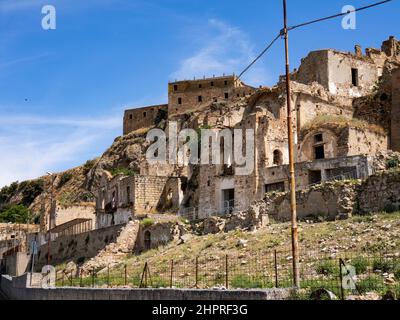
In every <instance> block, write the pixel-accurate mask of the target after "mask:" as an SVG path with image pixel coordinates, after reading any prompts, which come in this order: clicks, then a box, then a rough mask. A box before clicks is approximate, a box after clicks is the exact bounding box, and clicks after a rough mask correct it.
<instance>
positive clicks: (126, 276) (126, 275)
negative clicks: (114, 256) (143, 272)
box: [124, 264, 128, 286]
mask: <svg viewBox="0 0 400 320" xmlns="http://www.w3.org/2000/svg"><path fill="white" fill-rule="evenodd" d="M124 273H125V274H124V276H125V280H124V281H125V286H126V285H127V284H128V281H127V280H128V274H127V270H126V264H125V266H124Z"/></svg>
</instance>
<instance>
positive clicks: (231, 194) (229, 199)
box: [222, 189, 235, 213]
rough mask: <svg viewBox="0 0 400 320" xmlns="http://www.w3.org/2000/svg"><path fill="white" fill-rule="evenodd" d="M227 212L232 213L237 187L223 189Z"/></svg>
mask: <svg viewBox="0 0 400 320" xmlns="http://www.w3.org/2000/svg"><path fill="white" fill-rule="evenodd" d="M222 197H223V201H224V211H225V213H231V212H232V211H233V208H234V207H235V189H226V190H222Z"/></svg>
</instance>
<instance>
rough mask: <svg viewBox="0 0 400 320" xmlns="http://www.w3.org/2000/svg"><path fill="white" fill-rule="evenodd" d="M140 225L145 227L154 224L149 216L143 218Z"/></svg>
mask: <svg viewBox="0 0 400 320" xmlns="http://www.w3.org/2000/svg"><path fill="white" fill-rule="evenodd" d="M141 224H142V226H143V227H145V228H148V227H151V226H152V225H153V224H154V220H153V219H151V218H144V219H143V220H142V222H141Z"/></svg>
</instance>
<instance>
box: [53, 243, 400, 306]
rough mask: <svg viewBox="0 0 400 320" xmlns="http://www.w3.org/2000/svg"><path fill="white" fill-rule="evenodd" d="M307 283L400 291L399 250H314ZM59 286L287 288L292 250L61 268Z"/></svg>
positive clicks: (345, 291)
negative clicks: (370, 251)
mask: <svg viewBox="0 0 400 320" xmlns="http://www.w3.org/2000/svg"><path fill="white" fill-rule="evenodd" d="M300 278H301V288H302V289H304V291H305V292H306V293H307V294H308V293H310V292H311V291H314V290H317V289H321V288H323V289H326V290H329V291H331V292H332V293H334V294H335V295H336V296H337V297H341V298H344V297H345V296H346V295H349V294H354V295H361V294H364V293H366V292H370V291H372V292H376V293H379V294H385V293H387V292H388V291H391V292H393V294H394V295H397V296H399V294H400V256H399V254H396V253H382V254H377V253H366V252H342V253H335V254H321V253H315V252H308V253H306V254H303V255H301V259H300ZM57 285H58V286H81V287H103V288H104V287H110V288H113V287H133V288H146V287H151V288H197V289H205V288H216V287H219V288H222V287H223V288H231V289H234V288H242V289H255V288H287V287H291V286H292V285H293V282H292V257H291V253H290V251H272V252H265V251H260V252H256V253H252V254H251V255H246V254H227V255H215V256H213V255H208V256H199V257H194V258H192V259H181V260H169V261H166V262H165V263H155V262H152V261H150V260H149V261H147V262H145V263H144V264H143V265H140V266H139V265H137V264H136V265H129V264H121V265H119V266H117V267H114V268H110V267H106V268H103V269H102V270H90V271H85V272H84V271H82V270H81V271H80V270H79V269H78V270H73V271H70V272H64V271H58V272H57Z"/></svg>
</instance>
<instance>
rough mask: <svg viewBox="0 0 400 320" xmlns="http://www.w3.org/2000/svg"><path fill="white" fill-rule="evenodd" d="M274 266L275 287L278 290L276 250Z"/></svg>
mask: <svg viewBox="0 0 400 320" xmlns="http://www.w3.org/2000/svg"><path fill="white" fill-rule="evenodd" d="M274 266H275V287H276V288H279V281H278V253H277V252H276V250H275V251H274Z"/></svg>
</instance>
